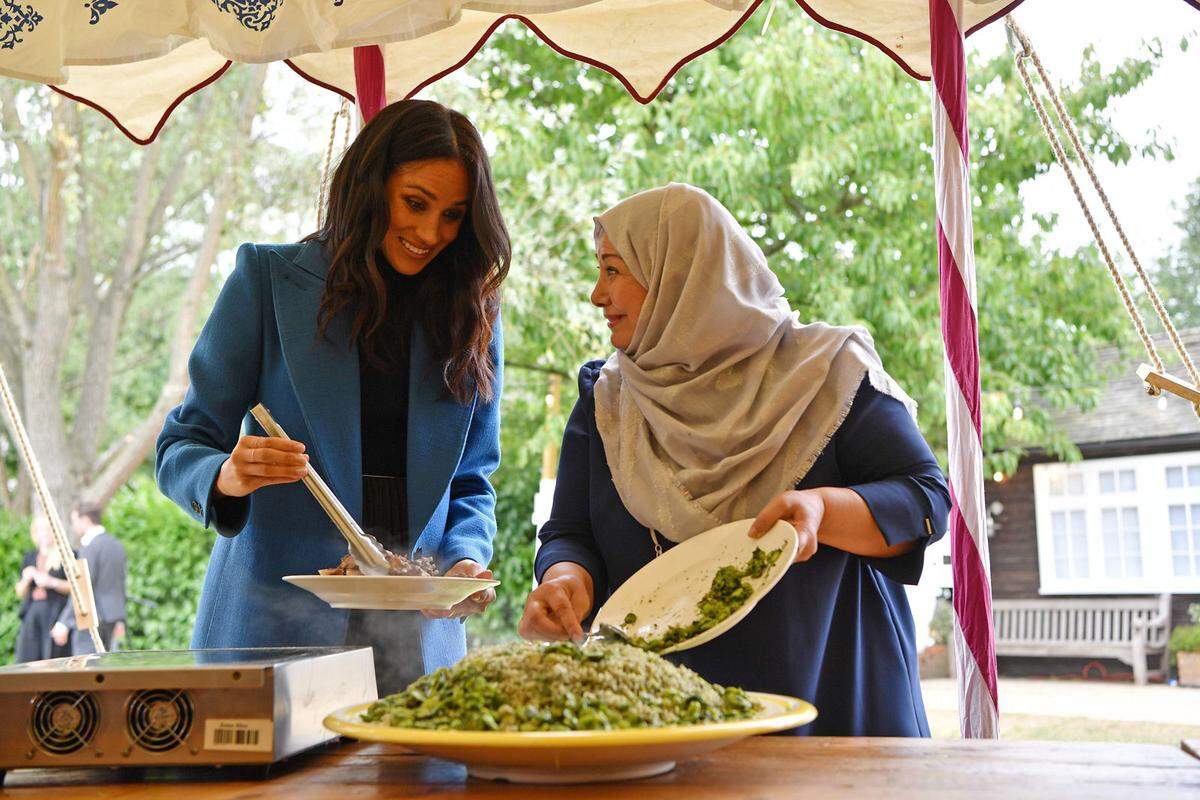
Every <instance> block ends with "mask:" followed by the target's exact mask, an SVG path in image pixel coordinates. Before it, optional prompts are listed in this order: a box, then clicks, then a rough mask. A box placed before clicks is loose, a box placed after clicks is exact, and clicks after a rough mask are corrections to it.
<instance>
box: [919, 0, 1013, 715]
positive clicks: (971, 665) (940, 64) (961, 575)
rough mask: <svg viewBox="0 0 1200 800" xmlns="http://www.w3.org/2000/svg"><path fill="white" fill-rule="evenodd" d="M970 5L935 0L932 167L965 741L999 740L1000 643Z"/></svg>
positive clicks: (959, 0) (956, 635) (931, 18)
mask: <svg viewBox="0 0 1200 800" xmlns="http://www.w3.org/2000/svg"><path fill="white" fill-rule="evenodd" d="M964 2H965V0H929V35H930V54H931V57H932V61H933V89H934V91H933V93H932V94H933V167H934V191H935V192H936V195H937V237H938V282H939V285H940V287H941V304H942V340H943V342H944V344H945V347H946V360H945V371H946V427H947V429H948V432H949V436H948V449H949V456H950V493H951V496H952V498H953V507H952V509H951V511H950V553H951V562H952V564H953V572H954V650H955V657H956V658H957V662H958V663H957V667H958V669H957V673H958V713H959V724H960V727H961V730H962V735H963V737H965V738H971V739H974V738H996V737H998V736H999V735H1000V714H999V704H998V701H997V694H996V645H995V637H994V635H993V631H992V587H991V578H990V569H989V563H990V562H989V559H988V543H987V535H986V526H985V521H984V500H983V436H982V422H981V414H980V391H979V326H978V315H977V313H976V312H977V309H978V304H977V302H976V290H975V250H974V228H973V224H972V221H971V184H970V158H969V155H968V139H967V72H966V58H965V55H964V52H963V50H964V48H963V33H962V27H961V22H960V21H961V19H962V10H963V4H964Z"/></svg>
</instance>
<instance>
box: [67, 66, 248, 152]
mask: <svg viewBox="0 0 1200 800" xmlns="http://www.w3.org/2000/svg"><path fill="white" fill-rule="evenodd" d="M232 63H233V62H232V61H226V62H225V64H224V66H222V67H221V68H220V69H218V70H217V71H216V72H214V73H213V74H212V75H209V76H208V77H207V78H205V79H204V80H202V81H200V83H197V84H196V85H195V86H193V87H192V88H190V89H188V90H187V91H186V92H184V93H183V94H181V95H179V97H176V98H175V102H173V103H171V105H169V106H167V109H166V111H164V112H163V115H162V117H160V118H159V120H158V124H157V125H155V126H154V130H153V131H151V132H150V135H149V136H147V137H146V138H145V139H142V138H140V137H138V136H135V135H134V134H133V132H132V131H130V130H129V129H128V128H126V127H125V126H124V125H122V124H121V121H120V120H119V119H117V118H116V117H114V116H113V115H112V113H111V112H110V111H109V110H108V109H107V108H105V107H104V106H102V105H100V104H98V103H93V102H92V101H91V100H88V99H87V98H86V97H80V96H79V95H75V94H71V93H70V92H67V91H63V90H62V89H60V88H58V87H57V86H53V85H50V88H51V89H52V90H54V91H55V92H58V93H59V94H61V95H62V96H63V97H68V98H70V99H72V100H74V101H75V102H76V103H82V104H83V105H85V106H87V107H88V108H92V109H95V110H96V111H99V112H100V113H101V114H103V115H104V116H106V117H108V119H109V121H110V122H112V124H113V125H116V126H117V130H119V131H120V132H121V133H123V134H125V135H126V136H127V137H129V139H130V140H132V141H133V142H134V143H135V144H140V145H147V144H150V143H151V142H153V141H154V140H155V139H156V138H158V132H159V131H161V130H162V129H163V126H164V125H166V124H167V118H168V117H170V116H171V113H172V112H173V111H175V108H176V107H177V106H178V105H179V104H180V103H182V102H183V101H184V100H187V99H188V98H189V97H190V96H192V95H193V94H195V93H196V92H198V91H200V90H201V89H203V88H204V87H205V86H208V85H209V84H210V83H214V82H215V81H216V80H217V79H218V78H220V77H221V76H222V75H224V74H225V70H227V69H229V66H230V65H231V64H232ZM48 85H49V84H48Z"/></svg>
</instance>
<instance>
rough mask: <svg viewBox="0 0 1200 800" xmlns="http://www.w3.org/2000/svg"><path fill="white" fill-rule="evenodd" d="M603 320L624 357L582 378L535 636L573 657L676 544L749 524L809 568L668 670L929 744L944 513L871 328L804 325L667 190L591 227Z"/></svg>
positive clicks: (708, 212)
mask: <svg viewBox="0 0 1200 800" xmlns="http://www.w3.org/2000/svg"><path fill="white" fill-rule="evenodd" d="M596 245H597V256H598V259H599V267H600V274H599V277H598V279H597V282H596V287H595V289H594V290H593V292H592V298H591V299H592V302H593V303H594V304H595V305H596V306H598V307H599V308H600V309H601V310H602V311H603V312H604V316H605V318H606V320H607V322H608V327H609V329H610V330H611V331H612V334H611V340H612V344H613V346H614V347H615V348H616V352H615V353H614V354H613V355H612V356H611V357H610V358H609V359H608V360H607V361H594V362H591V363H589V364H586V365H584V367H583V369H582V370H581V371H580V374H579V401H578V403H577V404H576V406H575V409H574V410H573V411H572V413H571V417H570V419H569V421H568V423H567V429H566V432H565V434H564V436H563V444H562V450H561V458H560V462H559V471H558V481H557V484H556V487H555V495H554V504H553V510H552V512H551V515H550V519H549V521H547V522H546V524H545V525H544V526H543V527H542V530H541V532H540V538H541V547H540V549H539V551H538V554H537V563H536V568H535V572H536V576H537V578H538V580H539V585H538V587H537V588H536V589H535V590H534V591H533V592H532V593H531V594H530V596H529V599H528V601H527V602H526V606H525V614H524V616H523V618H522V620H521V633H522V635H524V636H526V637H527V638H533V639H562V638H568V637H570V638H576V637H578V636H580V635H581V633H582V626H583V624H586V620H587V619H588V618H589V617H590V616H591V615H592V614H593V613H594V612H595V610H596V609H597V608H598V607H599V606H600V605H601V604H602V603H603V602H604V600H605V599H606V598H607V597H608V595H609V594H610V593H611V592H612V591H614V590H615V589H616V588H617V587H619V586H620V585H621V584H622V583H624V582H625V581H626V580H628V579H629V577H630V576H631V575H633V573H635V572H637V570H638V569H640V568H641V567H643V566H644V565H646V564H647V563H648V562H649V561H651V560H652V559H653V558H655V557H656V556H657V555H658V554H661V553H662V552H663V551H664V550H666V549H668V548H670V547H672V546H673V545H674V544H676V543H679V542H683V541H686V540H687V539H688V538H690V537H691V536H694V535H696V534H698V533H701V532H703V531H706V530H709V529H711V528H714V527H716V526H718V525H721V524H723V523H726V522H731V521H733V520H737V519H744V518H748V517H754V516H756V515H757V519H756V520H755V522H754V525H753V527H752V528H751V535H752V536H753V535H756V534H757V535H761V532H764V531H766V530H768V529H769V528H770V527H771V526H772V525H773V524H774V523H775V522H776V521H777V520H779V519H786V520H788V521H789V522H790V523H791V524H792V525H793V526H794V527H795V529H796V532H797V534H798V537H799V542H800V546H799V552H798V553H797V556H796V563H795V564H794V565H793V566H792V567H791V568H790V569H789V570H788V571H787V573H785V575H784V577H783V579H782V580H781V581H780V582H779V583H778V584H777V585H776V586H775V587H774V588H773V589H772V590H771V592H770V593H768V594H767V595H766V596H765V597H764V598H763V599H762V601H761V602H759V604H758V605H757V606H756V607H755V608H754V610H752V611H751V612H750V614H749V615H748V616H747V617H746V618H745V619H744V620H742V621H741V622H740V623H738V624H737V625H736V626H734V627H733V628H732V629H731V630H729V631H728V632H726V633H724V634H722V635H721V636H719V637H718V638H716V639H714V640H712V641H711V642H708V643H706V644H703V645H700V646H699V647H696V648H694V649H691V650H686V651H684V652H681V653H678V654H674V655H672V656H670V658H671V659H672V660H674V661H676V662H678V663H681V664H684V665H686V666H688V667H690V668H692V669H694V670H695V671H696V672H698V673H700V674H701V675H702V676H704V677H705V678H707V679H708V680H710V681H714V682H716V683H720V684H724V685H736V686H742V687H744V688H747V689H752V690H759V691H767V692H777V693H782V694H788V695H794V696H798V697H802V698H805V699H808V700H810V701H812V702H813V703H814V704H815V705H816V706H817V708H818V711H819V715H818V717H817V719H816V721H815V722H813V723H811V724H810V725H807V726H805V727H804V728H802V729H800V730H799V731H798V732H799V733H812V734H825V735H831V734H836V735H858V736H863V735H875V736H928V735H929V725H928V722H927V721H926V717H925V710H924V706H923V703H922V700H921V692H920V685H919V683H918V671H917V660H916V653H915V647H914V631H913V620H912V615H911V612H910V611H909V608H908V603H907V600H906V598H905V593H904V590H903V587H902V585H901V584H903V583H916V581H917V578H918V577H919V576H920V572H921V564H922V558H923V551H924V548H925V545H926V544H928V543H929V542H931V541H933V540H934V539H936V538H937V537H938V536H940V535H941V533H942V532H943V530H944V529H945V525H946V518H947V514H948V511H949V492H948V490H947V487H946V483H945V479H944V477H943V476H942V473H941V470H940V469H939V468H938V465H937V462H936V461H935V459H934V457H933V454H932V453H931V452H930V450H929V447H928V445H926V443H925V441H924V440H923V439H922V437H921V434H920V432H919V431H918V430H917V427H916V424H915V421H914V417H913V413H914V412H915V406H914V404H913V403H912V401H911V400H910V399H909V398H908V396H907V395H906V394H905V393H904V392H903V391H902V390H901V389H900V387H899V386H897V385H896V383H895V382H894V381H893V380H892V379H891V378H890V377H889V376H888V374H887V372H885V371H884V369H883V365H882V364H881V363H880V360H879V357H878V356H877V355H876V353H875V349H874V345H873V343H872V341H871V338H870V336H869V335H868V334H867V332H866V331H865V330H863V329H861V328H853V327H832V326H829V325H825V324H823V323H812V324H809V325H801V324H800V323H799V322H798V321H797V320H796V317H795V315H794V314H793V313H792V312H791V309H790V308H789V307H788V304H787V301H786V300H785V299H784V297H783V287H782V286H781V285H780V283H779V281H778V279H777V278H776V277H775V275H774V274H773V273H772V272H771V270H770V269H769V268H768V266H767V263H766V259H765V258H764V256H763V254H762V251H761V250H759V248H758V247H757V246H756V245H755V244H754V243H753V242H752V241H751V240H750V238H749V237H748V236H746V234H745V233H744V232H743V231H742V229H741V228H740V227H739V226H738V224H737V223H736V221H735V220H734V219H733V217H732V216H731V215H730V214H729V212H728V211H726V210H725V208H723V207H722V206H721V205H720V204H719V203H718V202H717V201H716V200H714V199H713V198H712V197H710V196H708V195H707V194H705V193H704V192H703V191H701V190H699V189H695V188H693V187H690V186H686V185H681V184H671V185H670V186H667V187H665V188H662V189H654V190H650V191H647V192H643V193H641V194H638V195H636V196H634V197H632V198H629V199H628V200H625V201H622V202H621V203H619V204H618V205H617V206H615V207H614V208H612V209H610V210H609V211H607V212H605V213H604V214H603V215H601V216H600V217H598V218H597V219H596Z"/></svg>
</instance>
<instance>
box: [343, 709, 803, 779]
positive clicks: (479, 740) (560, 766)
mask: <svg viewBox="0 0 1200 800" xmlns="http://www.w3.org/2000/svg"><path fill="white" fill-rule="evenodd" d="M747 694H748V695H749V696H750V697H751V698H753V699H754V700H755V701H757V702H758V703H759V704H761V705H762V707H763V709H762V711H760V712H759V713H758V714H757V715H756V716H754V717H752V718H750V719H744V720H737V721H735V722H713V723H707V724H703V725H677V726H673V727H667V728H636V729H632V730H616V731H546V732H540V731H530V732H506V731H431V730H421V729H418V728H394V727H392V726H390V725H385V724H382V723H376V722H361V721H360V720H359V717H360V715H361V714H362V712H363V711H364V710H365V709H366V708H367V706H369V705H370V703H360V704H358V705H353V706H349V707H347V708H343V709H340V710H339V711H335V712H334V713H332V714H330V715H329V716H327V717H325V727H327V728H329V729H330V730H333V731H336V732H337V733H340V734H342V735H344V736H350V737H352V738H355V739H362V740H364V741H369V742H388V743H392V744H401V745H404V746H406V747H408V748H410V749H412V750H415V751H417V752H419V753H423V754H425V755H429V756H435V757H437V758H445V759H449V760H451V761H459V762H462V763H463V764H465V765H466V767H467V772H468V773H469V774H470V775H473V776H474V777H477V778H485V779H502V780H509V781H513V782H516V783H588V782H593V781H615V780H630V779H634V778H645V777H649V776H651V775H659V774H661V773H663V772H667V771H669V770H671V769H672V768H673V767H674V766H675V763H676V762H678V761H683V760H684V759H688V758H693V757H695V756H698V755H703V754H704V753H707V752H710V751H712V750H716V749H717V748H719V747H724V746H725V745H728V744H732V743H733V742H736V741H738V740H739V739H744V738H746V737H747V736H754V735H755V734H760V733H774V732H776V731H785V730H789V729H791V728H795V727H798V726H800V725H806V724H808V723H809V722H812V720H813V719H815V718H816V716H817V710H816V708H814V707H813V706H812V705H811V704H809V703H806V702H804V701H803V700H798V699H796V698H794V697H786V696H784V695H778V694H765V693H762V692H747Z"/></svg>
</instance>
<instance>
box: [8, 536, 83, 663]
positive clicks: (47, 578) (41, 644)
mask: <svg viewBox="0 0 1200 800" xmlns="http://www.w3.org/2000/svg"><path fill="white" fill-rule="evenodd" d="M29 538H31V539H32V540H33V545H34V546H33V549H31V550H29V551H28V552H26V553H25V560H24V561H23V562H22V564H21V579H20V580H19V581H17V586H16V591H17V597H19V598H21V608H20V610H19V611H18V612H17V616H18V617H19V618H20V620H21V627H20V628H19V629H18V630H17V647H16V653H15V655H14V658H13V660H14V661H15V662H16V663H18V664H22V663H24V662H26V661H40V660H42V659H44V658H59V657H61V656H65V655H68V652H67V648H66V647H62V646H59V645H56V644H54V642H53V641H52V640H51V639H50V629H51V627H52V626H53V625H54V622H55V620H57V619H58V615H59V614H61V613H62V610H63V606H65V605H66V604H67V595H68V594H70V591H71V587H70V585H69V584H68V583H67V576H66V573H65V572H63V568H62V559H61V558H59V555H58V550H57V549H56V548H55V547H54V534H53V533H52V532H51V530H50V520H48V519H46V518H45V517H44V516H42V515H40V514H38V515H36V516H34V518H33V521H32V522H30V524H29Z"/></svg>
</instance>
